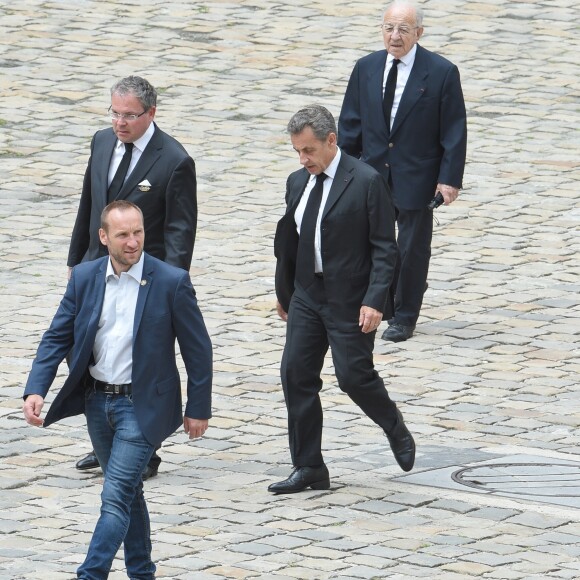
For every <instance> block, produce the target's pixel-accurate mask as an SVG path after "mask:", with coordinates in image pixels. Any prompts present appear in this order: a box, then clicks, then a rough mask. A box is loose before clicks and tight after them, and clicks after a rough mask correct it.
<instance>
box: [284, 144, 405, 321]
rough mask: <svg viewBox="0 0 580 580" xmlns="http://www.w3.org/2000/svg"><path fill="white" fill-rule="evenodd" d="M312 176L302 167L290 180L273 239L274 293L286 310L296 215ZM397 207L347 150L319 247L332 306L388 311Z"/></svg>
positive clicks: (324, 217) (381, 182)
mask: <svg viewBox="0 0 580 580" xmlns="http://www.w3.org/2000/svg"><path fill="white" fill-rule="evenodd" d="M309 177H310V174H309V173H308V171H307V170H306V169H304V168H302V169H300V170H298V171H296V172H294V173H292V174H291V175H290V176H289V177H288V180H287V183H286V204H287V211H286V213H285V215H284V216H283V217H282V219H281V220H280V221H279V222H278V226H277V228H276V236H275V238H274V254H275V256H276V258H277V263H276V296H277V298H278V301H279V302H280V304H281V306H282V308H283V309H284V310H285V311H286V312H287V311H288V308H289V305H290V299H291V297H292V294H293V292H294V277H295V271H296V255H297V249H298V234H297V231H296V223H295V221H294V213H295V211H296V207H297V206H298V203H299V201H300V198H301V196H302V194H303V192H304V189H305V187H306V184H307V182H308V179H309ZM394 223H395V218H394V210H393V206H392V203H391V200H390V196H389V193H388V189H387V186H386V184H385V181H384V179H383V178H382V177H381V175H380V174H379V173H377V172H376V171H375V170H374V169H372V168H371V167H369V166H368V165H366V164H365V163H363V162H362V161H359V160H358V159H354V158H353V157H350V156H349V155H346V154H345V153H344V152H342V154H341V158H340V162H339V164H338V168H337V171H336V175H335V177H334V180H333V182H332V186H331V188H330V193H329V196H328V200H327V202H326V205H325V207H324V211H323V214H322V221H321V238H322V239H321V251H322V265H323V269H324V286H325V290H326V296H327V300H328V304H329V305H330V306H331V307H332V308H334V309H338V310H339V311H343V312H349V313H350V312H357V313H358V311H359V310H360V307H361V306H362V305H365V306H370V307H372V308H375V309H376V310H379V311H381V312H383V314H385V313H386V309H387V302H388V291H389V286H390V285H391V281H392V278H393V273H394V269H395V263H396V260H397V244H396V240H395V226H394Z"/></svg>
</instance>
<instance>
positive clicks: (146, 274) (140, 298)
mask: <svg viewBox="0 0 580 580" xmlns="http://www.w3.org/2000/svg"><path fill="white" fill-rule="evenodd" d="M152 274H153V268H152V267H151V263H150V260H149V256H148V255H147V254H145V256H144V263H143V274H142V279H141V284H140V286H139V293H138V294H137V304H136V305H135V322H134V323H133V344H135V337H136V336H137V331H138V330H139V325H140V324H141V318H142V317H143V311H144V310H145V303H146V302H147V296H148V295H149V290H150V289H151V284H152V283H153V276H152Z"/></svg>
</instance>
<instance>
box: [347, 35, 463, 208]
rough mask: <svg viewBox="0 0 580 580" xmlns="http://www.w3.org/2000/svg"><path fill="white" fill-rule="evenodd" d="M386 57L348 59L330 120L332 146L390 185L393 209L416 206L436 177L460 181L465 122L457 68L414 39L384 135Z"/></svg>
mask: <svg viewBox="0 0 580 580" xmlns="http://www.w3.org/2000/svg"><path fill="white" fill-rule="evenodd" d="M386 61H387V51H386V50H380V51H378V52H373V53H372V54H369V55H367V56H365V57H363V58H361V59H360V60H359V61H358V62H357V63H356V65H355V67H354V69H353V71H352V74H351V77H350V80H349V83H348V87H347V89H346V93H345V96H344V101H343V104H342V109H341V113H340V117H339V121H338V145H339V146H340V148H341V149H342V150H343V151H346V152H347V153H349V154H350V155H352V156H354V157H357V158H360V159H362V160H363V161H365V162H366V163H368V164H369V165H371V166H372V167H374V168H375V169H376V170H377V171H378V172H379V173H381V174H382V175H383V176H384V177H385V179H386V180H387V182H388V183H389V184H392V188H391V193H392V195H393V201H394V203H395V206H396V207H397V208H400V209H408V210H417V209H423V208H425V206H426V205H427V204H428V203H429V201H430V200H431V199H432V198H433V196H434V194H435V188H436V186H437V183H444V184H446V185H451V186H453V187H457V188H460V187H461V186H462V180H463V170H464V168H465V157H466V146H467V121H466V112H465V103H464V100H463V92H462V90H461V82H460V79H459V71H458V70H457V67H456V66H455V65H454V64H453V63H451V62H449V61H448V60H446V59H445V58H443V57H441V56H439V55H437V54H435V53H433V52H430V51H428V50H426V49H424V48H423V47H421V46H419V45H417V53H416V56H415V63H414V64H413V69H412V70H411V74H410V75H409V79H408V81H407V84H406V86H405V90H404V92H403V95H402V97H401V102H400V104H399V108H398V110H397V114H396V116H395V120H394V123H393V129H392V131H391V134H390V136H389V134H388V131H387V123H386V121H385V116H384V113H383V105H382V90H383V75H384V70H385V63H386ZM389 179H390V180H391V181H389Z"/></svg>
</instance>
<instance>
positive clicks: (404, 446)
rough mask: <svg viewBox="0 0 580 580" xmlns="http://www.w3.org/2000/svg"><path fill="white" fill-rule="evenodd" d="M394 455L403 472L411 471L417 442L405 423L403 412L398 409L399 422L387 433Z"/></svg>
mask: <svg viewBox="0 0 580 580" xmlns="http://www.w3.org/2000/svg"><path fill="white" fill-rule="evenodd" d="M386 435H387V439H388V440H389V444H390V445H391V449H392V451H393V455H394V456H395V459H396V460H397V463H398V464H399V466H400V467H401V469H402V470H403V471H411V469H413V465H414V464H415V441H414V440H413V436H412V435H411V433H409V429H407V426H406V425H405V422H404V421H403V415H401V411H399V410H398V409H397V422H396V424H395V426H394V427H393V428H392V429H391V431H390V433H387V434H386Z"/></svg>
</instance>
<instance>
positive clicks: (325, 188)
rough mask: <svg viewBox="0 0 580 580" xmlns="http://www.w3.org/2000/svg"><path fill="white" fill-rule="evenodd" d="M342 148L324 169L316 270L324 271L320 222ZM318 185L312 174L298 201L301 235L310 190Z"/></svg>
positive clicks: (295, 218) (317, 235)
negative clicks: (324, 177) (324, 176)
mask: <svg viewBox="0 0 580 580" xmlns="http://www.w3.org/2000/svg"><path fill="white" fill-rule="evenodd" d="M340 155H341V153H340V149H339V148H338V147H337V148H336V155H335V156H334V159H333V160H332V161H331V162H330V165H329V166H328V167H327V168H326V169H325V170H324V173H325V174H326V179H325V180H324V182H323V184H322V201H321V202H320V209H319V210H318V219H317V220H316V232H315V233H314V271H315V272H318V273H320V272H322V271H323V264H322V255H321V252H320V247H321V241H320V222H321V220H322V214H323V212H324V206H325V205H326V201H327V200H328V194H329V193H330V188H331V187H332V182H333V181H334V176H335V175H336V169H337V168H338V163H339V161H340ZM315 185H316V175H311V176H310V180H309V181H308V183H307V184H306V188H305V189H304V193H303V194H302V197H301V199H300V202H299V203H298V207H297V208H296V213H295V214H294V220H295V221H296V231H297V232H298V235H300V226H301V225H302V217H303V216H304V210H305V209H306V204H307V203H308V198H309V197H310V192H311V191H312V189H313V188H314V186H315Z"/></svg>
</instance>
